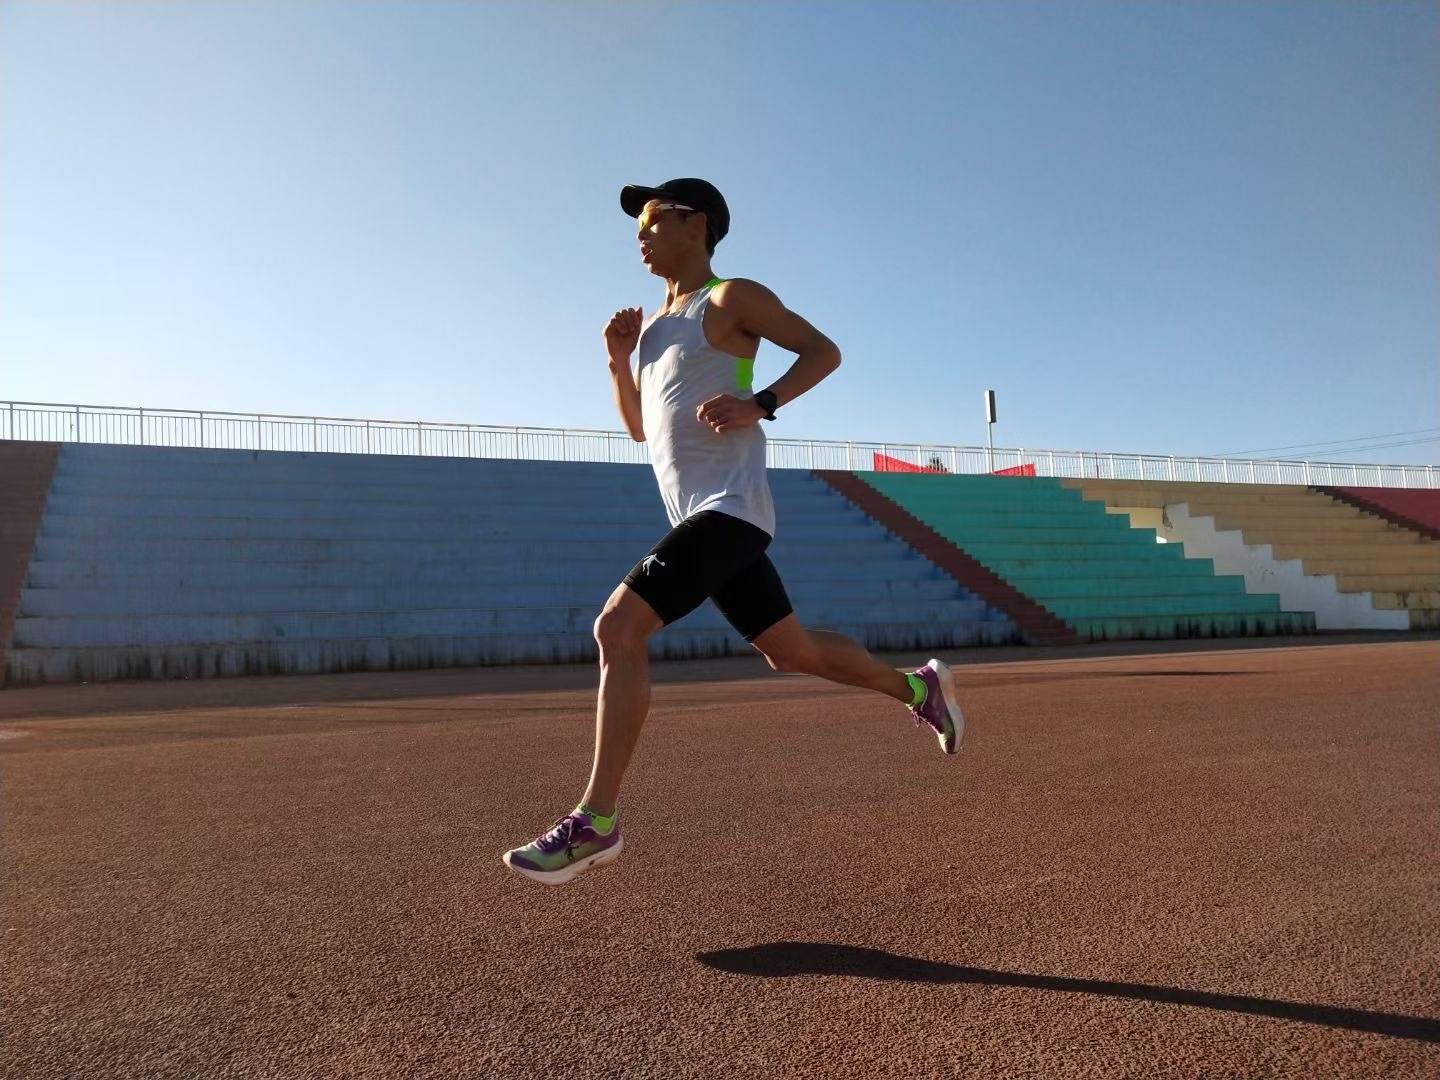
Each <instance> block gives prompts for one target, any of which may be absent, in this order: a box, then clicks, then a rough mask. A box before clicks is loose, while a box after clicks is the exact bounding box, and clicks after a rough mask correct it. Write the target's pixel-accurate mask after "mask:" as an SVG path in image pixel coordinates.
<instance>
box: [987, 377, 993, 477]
mask: <svg viewBox="0 0 1440 1080" xmlns="http://www.w3.org/2000/svg"><path fill="white" fill-rule="evenodd" d="M985 471H986V472H991V473H993V472H994V471H995V391H994V390H986V391H985Z"/></svg>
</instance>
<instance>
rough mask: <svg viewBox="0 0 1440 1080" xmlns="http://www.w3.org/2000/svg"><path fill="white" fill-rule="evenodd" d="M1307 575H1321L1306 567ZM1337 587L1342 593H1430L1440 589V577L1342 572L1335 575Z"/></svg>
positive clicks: (1417, 574)
mask: <svg viewBox="0 0 1440 1080" xmlns="http://www.w3.org/2000/svg"><path fill="white" fill-rule="evenodd" d="M1305 572H1306V573H1307V574H1315V573H1319V572H1320V571H1318V570H1311V569H1310V567H1309V566H1308V565H1307V566H1306V567H1305ZM1335 587H1336V588H1337V589H1339V590H1340V591H1341V592H1347V593H1351V592H1373V593H1380V592H1394V593H1408V592H1430V591H1432V590H1436V589H1440V577H1437V576H1436V575H1434V574H1425V573H1408V572H1404V571H1402V572H1400V573H1384V572H1374V573H1365V572H1360V573H1349V572H1341V573H1336V574H1335Z"/></svg>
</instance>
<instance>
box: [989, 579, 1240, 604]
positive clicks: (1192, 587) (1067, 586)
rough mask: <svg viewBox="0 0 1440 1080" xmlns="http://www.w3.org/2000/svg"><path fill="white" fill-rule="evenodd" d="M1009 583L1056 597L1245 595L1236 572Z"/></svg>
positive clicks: (1037, 580) (1019, 587)
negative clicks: (1213, 575)
mask: <svg viewBox="0 0 1440 1080" xmlns="http://www.w3.org/2000/svg"><path fill="white" fill-rule="evenodd" d="M1009 581H1010V584H1011V585H1013V586H1015V588H1017V589H1019V590H1020V591H1021V592H1023V593H1025V594H1026V595H1034V593H1035V591H1036V590H1037V589H1038V590H1042V591H1044V593H1045V595H1046V596H1049V597H1051V598H1053V599H1055V600H1057V601H1059V600H1061V599H1064V598H1070V597H1087V596H1089V597H1094V596H1213V595H1216V592H1217V590H1218V591H1219V593H1221V594H1224V595H1228V596H1244V595H1246V594H1245V579H1244V578H1242V577H1240V576H1239V575H1238V574H1225V575H1223V576H1221V577H1210V576H1206V577H1199V576H1196V575H1193V574H1191V575H1187V576H1183V577H1182V576H1180V575H1174V576H1171V577H1156V578H1126V577H1113V578H1101V579H1098V580H1097V579H1095V578H1077V577H1075V576H1074V575H1069V576H1066V577H1053V578H1046V577H1034V578H1032V577H1025V576H1021V575H1012V576H1011V577H1010V578H1009Z"/></svg>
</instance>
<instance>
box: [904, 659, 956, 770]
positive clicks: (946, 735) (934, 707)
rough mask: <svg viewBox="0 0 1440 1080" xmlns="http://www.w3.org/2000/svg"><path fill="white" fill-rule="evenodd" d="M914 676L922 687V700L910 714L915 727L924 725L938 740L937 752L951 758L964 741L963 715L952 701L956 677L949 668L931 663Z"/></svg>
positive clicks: (915, 672) (934, 662)
mask: <svg viewBox="0 0 1440 1080" xmlns="http://www.w3.org/2000/svg"><path fill="white" fill-rule="evenodd" d="M913 674H914V675H915V677H916V678H917V679H919V680H921V681H922V682H923V683H924V684H925V700H924V701H922V702H921V703H920V704H919V705H917V706H916V707H915V708H913V709H911V710H910V715H911V716H913V717H915V723H916V724H925V725H927V726H928V727H930V728H931V729H932V730H933V731H934V732H935V737H936V738H937V739H939V740H940V749H941V750H943V751H945V753H947V754H953V753H955V751H956V750H959V749H960V744H961V743H962V742H964V741H965V714H964V713H962V712H961V711H960V703H959V702H958V701H956V700H955V676H954V675H953V674H952V673H951V671H950V666H949V665H948V664H942V663H941V662H940V661H939V660H931V661H930V662H929V663H928V664H926V665H925V666H924V667H922V668H917V669H916V670H915V671H914V672H913Z"/></svg>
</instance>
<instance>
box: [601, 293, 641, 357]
mask: <svg viewBox="0 0 1440 1080" xmlns="http://www.w3.org/2000/svg"><path fill="white" fill-rule="evenodd" d="M641 316H642V312H641V311H640V309H639V308H638V307H632V308H621V309H620V310H619V311H617V312H615V314H614V315H612V316H611V317H610V322H609V323H608V324H607V325H606V327H605V348H606V350H607V351H608V352H609V353H610V359H611V361H612V362H614V363H616V364H625V363H629V362H630V354H631V353H633V352H634V351H635V346H636V344H637V343H638V342H639V341H640V324H641V323H642V322H643V321H644V320H643V319H642V317H641Z"/></svg>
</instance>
